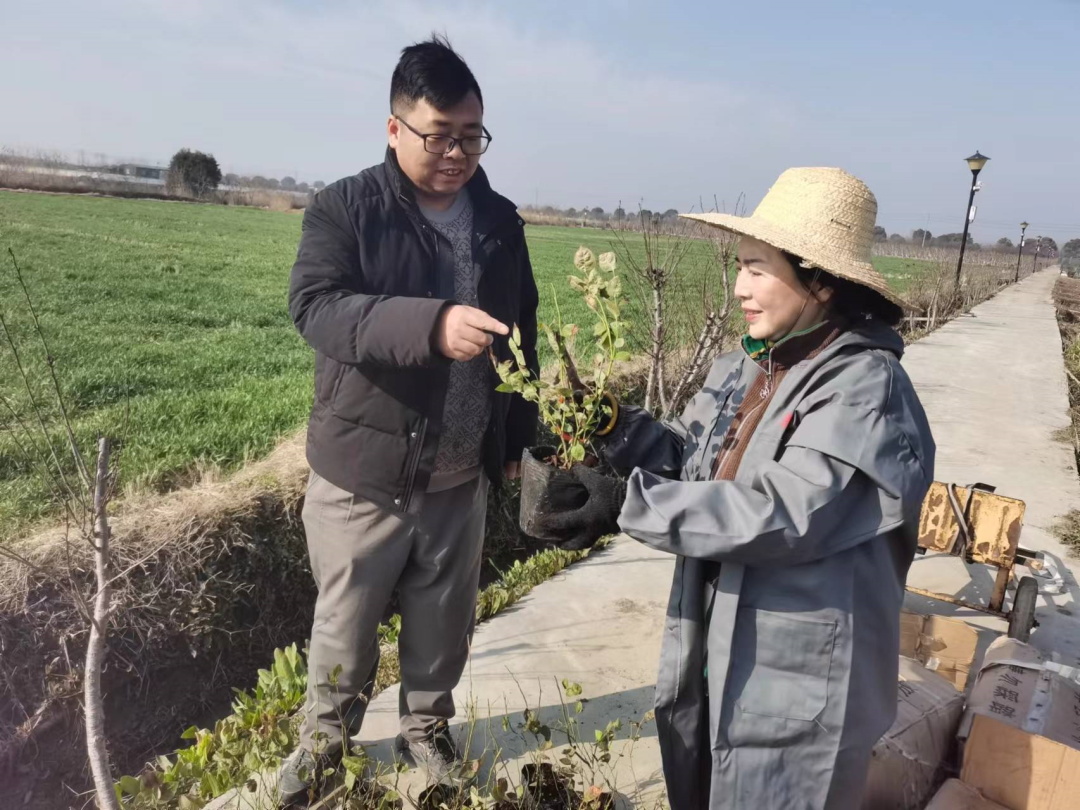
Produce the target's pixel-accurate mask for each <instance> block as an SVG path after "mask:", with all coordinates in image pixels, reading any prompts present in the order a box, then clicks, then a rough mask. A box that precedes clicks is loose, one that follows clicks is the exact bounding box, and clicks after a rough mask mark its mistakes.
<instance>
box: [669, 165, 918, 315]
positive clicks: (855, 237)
mask: <svg viewBox="0 0 1080 810" xmlns="http://www.w3.org/2000/svg"><path fill="white" fill-rule="evenodd" d="M683 216H684V217H686V218H687V219H696V220H698V221H700V222H705V223H707V224H709V225H712V226H714V227H716V228H722V229H724V230H726V231H731V232H732V233H737V234H739V235H741V236H750V237H753V238H754V239H759V240H761V241H762V242H765V243H767V244H770V245H772V246H773V247H775V248H779V249H780V250H784V251H787V252H788V253H794V254H795V255H796V256H798V257H800V258H801V259H802V260H803V262H802V266H803V267H806V268H818V269H821V270H824V271H825V272H826V273H830V274H832V275H834V276H837V277H838V278H845V279H847V280H848V281H853V282H855V283H856V284H861V285H862V286H864V287H869V288H870V289H871V290H873V291H874V292H877V293H880V294H881V295H882V296H884V297H885V298H887V299H888V300H890V301H892V302H893V303H894V304H896V305H897V306H899V307H901V308H902V309H904V310H905V311H910V310H911V305H910V304H908V303H907V302H906V301H904V300H903V299H902V298H900V296H898V295H897V294H896V293H895V292H893V290H892V289H891V288H890V287H889V284H888V282H887V281H885V278H884V277H883V276H882V275H881V273H879V272H878V271H877V270H875V269H874V268H873V266H872V265H871V264H870V246H871V245H872V244H873V243H874V222H875V220H876V219H877V200H876V199H874V195H873V194H872V193H871V191H870V189H869V188H868V187H867V185H866V183H864V182H863V181H862V180H859V179H858V178H857V177H853V176H852V175H850V174H848V173H847V172H845V171H843V170H842V169H788V170H787V171H786V172H784V173H783V174H782V175H780V177H779V179H777V181H776V182H775V183H774V184H773V186H772V188H770V189H769V192H768V193H767V194H766V195H765V198H764V199H763V200H762V201H761V203H760V204H759V205H758V207H757V208H756V209H755V210H754V213H753V214H752V215H751V216H749V217H737V216H733V215H731V214H683Z"/></svg>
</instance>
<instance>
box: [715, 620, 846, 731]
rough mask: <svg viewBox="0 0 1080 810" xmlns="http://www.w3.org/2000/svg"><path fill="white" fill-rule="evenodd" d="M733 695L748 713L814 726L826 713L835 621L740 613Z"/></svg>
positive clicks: (741, 709) (733, 664)
mask: <svg viewBox="0 0 1080 810" xmlns="http://www.w3.org/2000/svg"><path fill="white" fill-rule="evenodd" d="M732 642H733V643H732V661H731V674H730V676H729V677H730V680H729V690H728V694H729V695H730V696H732V697H734V698H735V703H736V705H737V706H738V708H739V710H740V711H741V712H742V713H743V714H748V715H757V716H761V717H775V718H780V719H784V720H800V721H804V722H809V721H812V720H816V719H817V718H818V717H819V716H820V715H821V713H822V712H823V711H824V710H825V706H826V705H827V703H828V698H829V675H830V671H831V669H832V659H833V648H834V646H835V643H836V622H834V621H823V620H818V619H809V618H794V617H792V616H790V615H786V614H781V613H771V612H767V611H764V610H754V609H753V608H739V610H738V613H737V615H736V620H735V636H734V638H733V640H732Z"/></svg>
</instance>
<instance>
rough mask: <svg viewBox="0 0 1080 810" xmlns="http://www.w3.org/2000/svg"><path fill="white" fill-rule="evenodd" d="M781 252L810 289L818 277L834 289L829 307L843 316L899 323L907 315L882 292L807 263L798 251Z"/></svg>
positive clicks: (895, 324)
mask: <svg viewBox="0 0 1080 810" xmlns="http://www.w3.org/2000/svg"><path fill="white" fill-rule="evenodd" d="M781 252H782V253H783V254H784V258H785V259H787V260H788V261H789V262H791V266H792V267H794V268H795V276H796V278H798V279H799V283H800V284H802V285H803V287H805V288H806V289H808V290H809V289H810V287H811V285H812V284H813V283H814V280H815V279H817V282H818V284H820V285H821V286H822V287H828V288H829V289H831V290H832V291H833V294H832V298H830V299H829V311H830V312H834V313H836V314H837V315H839V316H840V317H841V318H844V319H845V320H848V321H857V320H862V319H864V318H866V317H867V316H870V317H872V318H877V319H878V320H880V321H883V322H884V323H885V324H886V325H887V326H897V325H898V324H899V323H900V321H902V320H903V319H904V310H902V309H901V308H900V307H898V306H897V305H896V304H894V303H893V302H892V301H890V300H889V299H888V298H886V297H885V296H884V295H882V294H881V293H879V292H877V291H875V290H871V289H870V288H869V287H864V286H863V285H862V284H856V283H855V282H854V281H848V279H846V278H840V277H838V276H834V275H833V274H832V273H827V272H826V271H824V270H818V269H817V268H811V267H803V260H802V259H801V258H799V257H798V256H796V255H795V254H794V253H788V252H787V251H781Z"/></svg>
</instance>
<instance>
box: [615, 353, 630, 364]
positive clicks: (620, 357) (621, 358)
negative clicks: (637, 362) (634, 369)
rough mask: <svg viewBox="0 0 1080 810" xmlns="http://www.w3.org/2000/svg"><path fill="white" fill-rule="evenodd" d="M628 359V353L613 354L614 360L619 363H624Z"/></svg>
mask: <svg viewBox="0 0 1080 810" xmlns="http://www.w3.org/2000/svg"><path fill="white" fill-rule="evenodd" d="M629 359H630V352H616V353H615V360H616V361H618V362H620V363H625V362H626V361H627V360H629Z"/></svg>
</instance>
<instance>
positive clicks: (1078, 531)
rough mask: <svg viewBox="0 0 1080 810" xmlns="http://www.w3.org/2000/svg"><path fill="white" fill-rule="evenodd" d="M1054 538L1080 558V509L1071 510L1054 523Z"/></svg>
mask: <svg viewBox="0 0 1080 810" xmlns="http://www.w3.org/2000/svg"><path fill="white" fill-rule="evenodd" d="M1053 531H1054V536H1055V537H1057V539H1058V540H1060V541H1061V542H1062V544H1064V545H1065V546H1066V547H1067V548H1068V549H1069V551H1070V552H1072V555H1073V556H1074V557H1080V509H1070V510H1069V511H1068V512H1066V513H1065V514H1064V515H1062V516H1061V517H1059V518H1058V519H1057V521H1056V522H1055V523H1054V529H1053Z"/></svg>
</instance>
